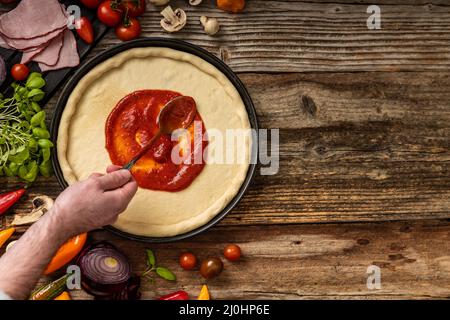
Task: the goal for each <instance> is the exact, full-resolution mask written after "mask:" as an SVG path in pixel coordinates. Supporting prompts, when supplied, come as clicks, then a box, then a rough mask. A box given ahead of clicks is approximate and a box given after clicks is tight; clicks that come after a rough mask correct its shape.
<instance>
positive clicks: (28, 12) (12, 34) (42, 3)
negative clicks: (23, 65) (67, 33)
mask: <svg viewBox="0 0 450 320" xmlns="http://www.w3.org/2000/svg"><path fill="white" fill-rule="evenodd" d="M66 25H67V17H66V15H65V13H64V11H63V8H62V7H61V5H60V3H59V2H58V1H57V0H22V1H21V2H20V3H19V4H18V5H17V7H16V8H15V9H13V10H11V11H9V12H7V13H4V14H2V15H1V16H0V33H1V34H2V35H3V37H5V38H8V39H21V40H24V39H29V40H31V39H35V38H41V37H43V36H46V35H48V34H51V33H54V32H55V30H61V29H64V28H65V27H66ZM50 39H51V38H50ZM41 44H42V43H41ZM11 46H12V45H11ZM12 47H14V46H12ZM30 47H32V46H30ZM17 49H19V48H17Z"/></svg>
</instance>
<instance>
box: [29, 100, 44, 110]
mask: <svg viewBox="0 0 450 320" xmlns="http://www.w3.org/2000/svg"><path fill="white" fill-rule="evenodd" d="M31 109H33V111H34V112H39V111H41V110H42V109H41V107H40V106H39V104H37V102H34V101H32V102H31Z"/></svg>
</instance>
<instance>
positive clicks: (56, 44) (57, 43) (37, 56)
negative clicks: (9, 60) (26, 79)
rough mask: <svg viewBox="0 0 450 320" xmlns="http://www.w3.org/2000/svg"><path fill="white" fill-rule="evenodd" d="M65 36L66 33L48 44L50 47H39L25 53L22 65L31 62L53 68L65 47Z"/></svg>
mask: <svg viewBox="0 0 450 320" xmlns="http://www.w3.org/2000/svg"><path fill="white" fill-rule="evenodd" d="M63 35H64V32H61V33H60V34H59V35H57V36H56V37H55V38H53V40H52V41H50V43H49V44H48V46H43V47H38V48H36V49H34V50H31V51H25V52H24V53H23V55H22V61H21V62H20V63H28V62H30V61H31V60H33V61H36V62H42V63H45V64H46V65H49V66H53V65H55V64H56V63H57V62H58V59H59V53H60V51H61V48H62V46H63Z"/></svg>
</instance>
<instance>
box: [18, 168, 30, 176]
mask: <svg viewBox="0 0 450 320" xmlns="http://www.w3.org/2000/svg"><path fill="white" fill-rule="evenodd" d="M27 173H28V169H27V166H26V165H21V166H20V168H19V173H18V174H19V177H21V178H22V179H24V178H25V176H26V175H27Z"/></svg>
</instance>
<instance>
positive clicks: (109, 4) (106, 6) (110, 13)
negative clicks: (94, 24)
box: [97, 0, 123, 27]
mask: <svg viewBox="0 0 450 320" xmlns="http://www.w3.org/2000/svg"><path fill="white" fill-rule="evenodd" d="M122 13H123V12H122V10H121V9H120V7H119V5H117V3H116V2H114V1H111V0H106V1H103V2H102V3H101V4H100V5H99V6H98V9H97V17H98V18H99V19H100V21H101V22H102V23H103V24H105V25H107V26H108V27H114V26H116V25H118V24H119V23H120V20H122Z"/></svg>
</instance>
